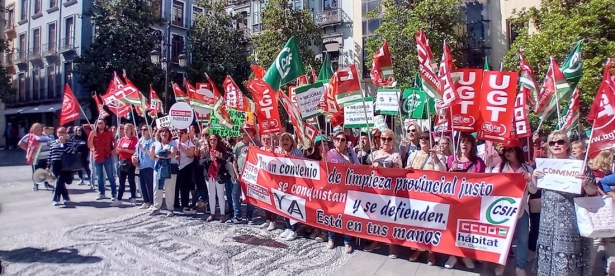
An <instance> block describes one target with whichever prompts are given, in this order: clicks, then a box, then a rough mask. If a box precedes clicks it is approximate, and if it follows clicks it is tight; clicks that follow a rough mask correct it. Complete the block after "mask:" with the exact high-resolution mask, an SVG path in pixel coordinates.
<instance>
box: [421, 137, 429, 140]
mask: <svg viewBox="0 0 615 276" xmlns="http://www.w3.org/2000/svg"><path fill="white" fill-rule="evenodd" d="M421 140H429V136H421Z"/></svg>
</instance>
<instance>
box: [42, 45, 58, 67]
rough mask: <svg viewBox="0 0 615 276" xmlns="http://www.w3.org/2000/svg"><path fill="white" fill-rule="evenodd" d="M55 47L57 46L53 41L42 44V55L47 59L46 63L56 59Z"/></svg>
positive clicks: (56, 51)
mask: <svg viewBox="0 0 615 276" xmlns="http://www.w3.org/2000/svg"><path fill="white" fill-rule="evenodd" d="M57 48H58V47H57V44H56V43H55V42H54V43H46V44H43V47H42V49H43V57H44V58H45V59H46V60H47V62H48V63H52V62H53V61H55V60H57V59H58V50H57Z"/></svg>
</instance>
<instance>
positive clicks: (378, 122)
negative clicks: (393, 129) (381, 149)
mask: <svg viewBox="0 0 615 276" xmlns="http://www.w3.org/2000/svg"><path fill="white" fill-rule="evenodd" d="M374 127H376V128H377V129H379V130H380V131H384V130H387V129H389V127H388V126H387V123H386V122H385V118H384V115H377V116H374Z"/></svg>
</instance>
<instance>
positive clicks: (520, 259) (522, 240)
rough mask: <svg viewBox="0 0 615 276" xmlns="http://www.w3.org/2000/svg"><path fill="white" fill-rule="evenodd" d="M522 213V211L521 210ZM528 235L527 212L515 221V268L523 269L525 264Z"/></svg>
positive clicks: (528, 221)
mask: <svg viewBox="0 0 615 276" xmlns="http://www.w3.org/2000/svg"><path fill="white" fill-rule="evenodd" d="M522 211H523V210H522ZM529 234H530V218H529V215H528V213H527V212H525V211H523V215H522V216H521V217H520V218H519V219H518V220H517V226H516V228H515V239H516V240H517V254H516V256H517V268H519V269H525V265H526V264H527V254H528V251H529V249H528V244H529V240H530V238H529Z"/></svg>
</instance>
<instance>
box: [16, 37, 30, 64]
mask: <svg viewBox="0 0 615 276" xmlns="http://www.w3.org/2000/svg"><path fill="white" fill-rule="evenodd" d="M27 42H28V41H27V39H26V34H20V35H19V49H18V50H19V58H20V59H24V58H26V50H27V49H26V47H28V46H27V45H28V44H27Z"/></svg>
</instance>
